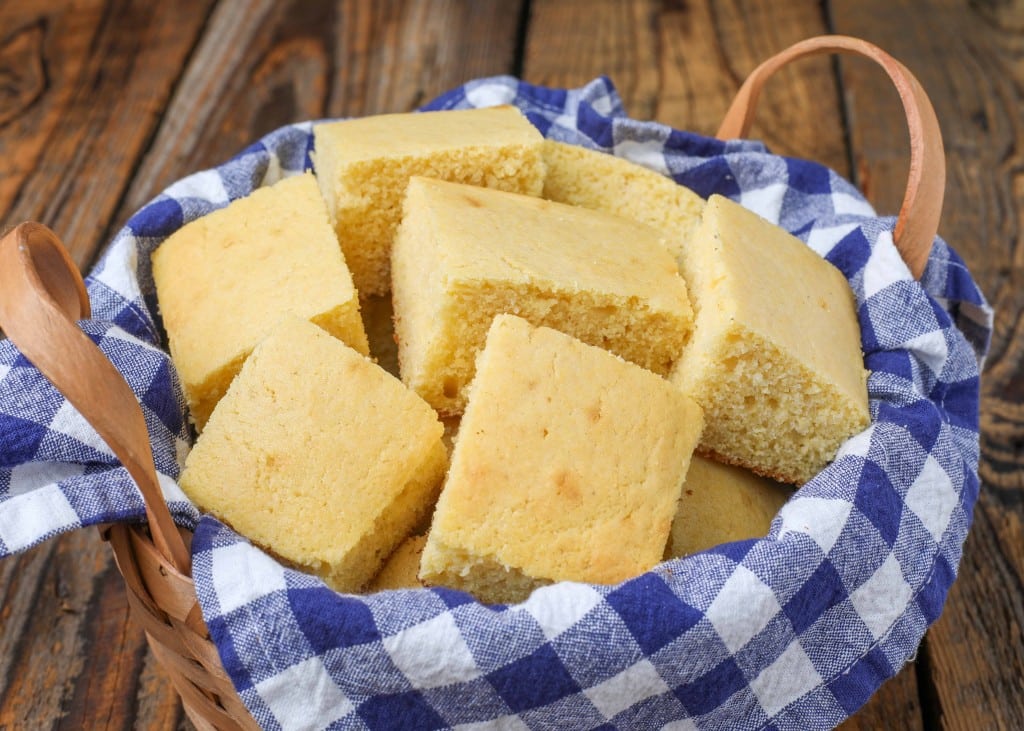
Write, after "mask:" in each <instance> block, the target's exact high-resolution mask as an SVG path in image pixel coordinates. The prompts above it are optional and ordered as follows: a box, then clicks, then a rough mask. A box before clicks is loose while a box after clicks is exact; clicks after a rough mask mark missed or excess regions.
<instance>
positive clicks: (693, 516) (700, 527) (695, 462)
mask: <svg viewBox="0 0 1024 731" xmlns="http://www.w3.org/2000/svg"><path fill="white" fill-rule="evenodd" d="M792 494H793V488H792V487H790V486H789V485H783V484H781V483H779V482H775V481H774V480H769V479H768V478H766V477H760V476H758V475H755V474H754V473H753V472H750V471H748V470H745V469H743V468H742V467H734V466H732V465H727V464H722V463H721V462H715V461H714V460H711V459H707V458H705V457H701V456H699V455H696V454H695V455H693V459H692V460H691V461H690V470H689V472H687V473H686V481H685V482H684V483H683V493H682V495H681V496H680V497H679V511H678V512H677V513H676V517H675V519H674V520H673V521H672V530H671V532H670V533H669V538H668V545H667V546H666V548H665V558H675V557H676V556H686V555H688V554H691V553H696V552H697V551H703V550H704V549H706V548H711V547H713V546H717V545H718V544H720V543H731V542H732V541H742V540H745V539H747V538H763V537H764V536H765V534H766V533H768V528H769V527H770V526H771V522H772V518H774V517H775V514H776V513H778V512H779V509H780V508H781V507H782V506H783V505H784V504H785V503H786V501H787V500H788V499H789V498H790V496H791V495H792Z"/></svg>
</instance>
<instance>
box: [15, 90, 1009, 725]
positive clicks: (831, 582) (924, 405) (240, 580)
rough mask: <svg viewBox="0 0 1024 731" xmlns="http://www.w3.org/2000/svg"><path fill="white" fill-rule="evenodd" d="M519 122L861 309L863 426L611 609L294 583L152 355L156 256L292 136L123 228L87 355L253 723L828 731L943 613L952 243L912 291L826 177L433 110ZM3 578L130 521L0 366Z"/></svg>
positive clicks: (978, 325) (59, 429) (669, 143)
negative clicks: (796, 261)
mask: <svg viewBox="0 0 1024 731" xmlns="http://www.w3.org/2000/svg"><path fill="white" fill-rule="evenodd" d="M501 103H511V104H515V105H517V106H519V107H520V108H521V109H522V110H523V111H524V112H525V113H526V114H527V116H528V117H529V118H530V120H531V121H532V122H533V123H534V124H535V125H536V126H537V127H538V128H539V129H540V130H541V131H542V132H543V133H544V134H545V135H546V136H548V137H551V138H554V139H559V140H563V141H567V142H572V143H576V144H581V145H585V146H587V147H593V148H599V149H602V150H604V151H606V152H612V153H614V154H617V155H620V156H623V157H627V158H630V159H632V160H634V161H636V162H638V163H640V164H644V165H647V166H648V167H651V168H653V169H655V170H658V171H660V172H662V173H665V174H667V175H671V176H672V177H673V178H674V179H676V180H677V181H679V182H681V183H683V184H685V185H688V186H689V187H691V188H693V189H694V190H696V191H697V192H699V193H701V194H702V195H707V194H709V193H711V192H717V193H721V194H724V195H727V196H729V197H731V198H733V199H735V200H738V201H739V202H741V203H742V204H743V205H745V206H747V207H749V208H751V209H753V210H755V211H756V212H758V213H760V214H761V215H763V216H765V217H766V218H768V219H769V220H772V221H775V222H778V223H780V224H781V225H782V226H783V227H785V228H787V229H789V230H790V231H792V232H793V233H795V234H796V235H797V236H799V237H801V238H803V239H804V240H805V241H807V243H808V244H809V245H810V246H811V247H812V248H814V249H815V250H816V251H818V252H819V253H820V254H822V255H823V256H826V257H827V258H828V259H829V260H830V261H832V262H833V263H834V264H836V266H838V267H839V268H840V269H841V270H842V271H843V272H844V273H845V274H846V276H847V277H848V278H849V280H850V283H851V286H852V287H853V289H854V292H855V294H856V296H857V301H858V305H859V314H860V322H861V327H862V330H863V345H864V350H865V359H866V364H867V366H868V368H869V369H871V371H872V375H871V377H870V380H869V393H870V396H871V413H872V425H871V426H870V427H869V428H868V429H867V430H866V431H865V432H864V433H862V434H860V435H857V436H856V437H854V438H853V439H851V440H850V441H849V442H847V443H846V444H845V445H844V446H843V448H842V450H841V451H840V454H839V456H838V458H837V459H836V461H835V463H834V464H833V465H831V466H830V467H829V468H827V469H826V470H824V471H823V472H822V473H821V474H819V475H818V476H817V477H815V478H814V479H813V480H811V481H810V482H809V483H807V484H806V485H805V486H804V487H803V488H801V489H800V490H799V491H798V492H797V493H796V495H795V496H794V497H793V499H791V500H790V502H789V503H788V504H787V505H786V506H785V507H784V508H783V510H782V511H781V512H780V514H779V516H778V517H777V518H776V519H775V521H774V522H773V524H772V528H771V532H770V534H769V535H768V536H767V538H765V539H764V540H759V541H744V542H740V543H733V544H728V545H725V546H721V547H718V548H715V549H713V550H710V551H706V552H703V553H700V554H697V555H695V556H690V557H687V558H684V559H676V560H673V561H670V562H666V563H664V564H661V565H659V566H658V567H656V568H655V569H654V570H652V571H651V572H648V573H647V574H644V575H642V576H640V577H638V578H636V579H634V580H631V581H627V582H625V583H623V584H621V585H618V586H588V585H584V584H572V583H564V584H558V585H555V586H551V587H545V588H544V589H540V590H538V591H537V592H535V593H534V594H533V596H532V597H531V598H530V599H529V600H528V601H527V602H525V603H523V604H519V605H515V606H510V607H487V606H483V605H480V604H478V603H476V602H474V601H473V600H472V599H471V598H470V597H468V596H466V595H464V594H461V593H458V592H452V591H447V590H442V589H437V590H417V591H398V592H385V593H381V594H377V595H373V596H367V597H353V596H343V595H339V594H336V593H334V592H332V591H330V590H328V589H327V588H326V587H325V586H324V585H323V584H322V583H321V582H319V581H318V580H316V579H315V578H312V577H309V576H306V575H303V574H301V573H298V572H295V571H292V570H289V569H285V568H283V567H282V566H280V565H279V564H277V563H276V562H274V561H273V560H272V559H270V558H268V557H267V556H266V555H265V554H264V553H262V552H261V551H259V550H258V549H255V548H253V547H252V546H250V545H249V544H248V543H247V542H245V540H244V539H242V538H241V537H239V536H237V535H236V534H234V533H233V532H231V531H230V530H229V529H227V528H226V527H224V526H223V525H221V524H219V523H218V522H217V521H215V520H213V519H212V518H210V517H208V516H200V515H199V514H198V512H197V511H196V510H195V508H194V507H192V506H191V505H190V504H189V503H188V501H187V499H186V498H185V496H184V495H183V494H181V492H180V490H178V488H177V486H176V485H175V483H174V479H175V478H176V477H177V476H178V473H179V471H180V467H181V464H182V462H183V460H184V455H185V453H186V452H187V444H188V442H187V434H186V429H185V421H184V401H183V398H182V396H181V391H180V387H179V384H178V382H177V380H176V377H175V375H174V372H173V368H172V367H171V366H170V363H169V360H168V359H167V356H166V355H164V353H163V352H162V351H160V350H159V349H158V348H157V347H155V344H156V343H158V340H159V336H158V332H159V330H158V328H157V326H156V324H155V321H154V317H153V314H152V313H154V312H155V302H154V300H153V286H152V281H151V278H150V274H149V254H150V253H151V251H152V250H153V249H154V248H155V247H156V246H157V245H158V244H159V243H160V242H161V241H162V240H163V238H165V237H166V236H167V235H168V234H169V233H170V232H172V231H173V230H175V229H176V228H178V227H180V226H181V225H182V224H183V223H184V222H187V221H190V220H193V219H194V218H196V217H198V216H200V215H202V214H203V213H206V212H208V211H209V210H212V209H214V208H217V207H220V206H222V205H224V204H226V203H227V202H228V201H229V200H232V199H235V198H238V197H240V196H242V195H245V194H246V193H248V192H249V191H250V190H252V189H253V188H254V187H255V186H258V185H261V184H264V183H269V182H273V181H274V180H276V179H278V178H279V177H281V176H283V175H288V174H293V173H297V172H300V171H302V170H303V169H307V168H308V167H310V163H309V152H310V148H311V145H312V138H311V134H310V129H311V125H310V124H309V123H306V124H300V125H294V126H290V127H286V128H282V129H281V130H278V131H277V132H274V133H272V134H271V135H268V136H267V137H266V138H264V139H263V140H261V141H260V142H258V143H256V144H255V145H253V146H251V147H250V148H248V149H246V150H245V151H243V152H242V153H240V154H239V155H238V156H237V157H236V158H234V159H233V160H231V161H229V162H228V163H226V164H225V165H223V166H221V167H220V168H217V169H215V170H209V171H204V172H201V173H198V174H196V175H193V176H191V177H189V178H186V179H184V180H182V181H179V182H178V183H176V184H175V185H173V186H171V187H170V188H169V189H168V190H167V191H165V192H164V193H163V194H161V195H160V196H159V197H158V198H156V199H155V200H154V201H153V202H151V203H150V204H149V205H147V206H146V207H145V208H144V209H143V210H141V211H140V212H139V213H138V214H136V216H134V217H133V218H132V219H131V220H130V221H129V222H128V225H127V226H126V228H125V229H124V230H122V231H121V232H120V233H119V234H118V235H117V237H116V238H115V240H114V242H113V243H112V245H111V248H110V249H109V250H108V252H107V253H106V255H105V256H104V257H103V259H102V260H101V262H100V263H99V264H98V265H97V267H96V269H95V270H94V271H93V272H92V274H91V275H90V277H89V278H88V280H87V284H88V287H89V293H90V297H91V299H92V303H93V312H94V319H93V320H91V321H89V322H86V323H83V325H84V327H85V328H86V331H87V332H88V333H89V334H90V336H92V337H93V338H94V339H95V340H96V341H97V342H98V343H99V345H100V346H101V348H103V350H104V352H106V353H107V354H108V355H109V356H110V357H111V359H112V360H113V361H114V363H115V364H116V365H117V366H118V367H119V368H120V369H121V370H122V372H124V373H125V374H126V375H128V377H129V381H130V383H131V385H132V387H133V389H134V390H135V392H136V394H137V395H138V396H139V398H140V400H141V402H142V403H143V410H144V412H145V414H146V418H147V423H148V425H149V428H150V433H151V437H152V441H153V445H154V450H155V453H156V462H157V469H158V471H159V472H160V474H161V479H162V483H163V485H164V489H165V493H166V495H167V497H168V500H169V501H170V503H171V507H172V511H173V513H174V515H175V518H176V520H178V521H179V522H180V523H182V524H183V525H186V526H188V527H189V528H191V529H194V530H195V531H196V535H195V539H194V542H193V554H194V568H193V574H194V578H195V581H196V588H197V593H198V596H199V600H200V603H201V605H202V609H203V614H204V618H205V620H206V622H207V624H208V625H209V628H210V631H211V636H212V638H213V639H214V641H215V642H216V644H217V646H218V649H219V651H220V654H221V658H222V660H223V663H224V666H225V669H226V670H227V672H228V673H229V674H230V676H231V678H232V680H233V681H234V683H235V685H236V687H237V689H238V691H239V694H240V697H241V698H242V700H243V701H244V702H245V704H246V706H247V708H249V710H250V712H251V713H252V714H253V716H254V717H255V718H256V720H257V721H258V722H259V723H260V724H261V725H262V726H263V727H265V728H268V729H297V728H326V727H330V728H370V729H383V728H442V727H464V728H475V727H476V726H474V724H484V723H487V724H490V725H489V726H487V727H489V728H490V727H497V728H533V727H550V726H553V725H556V724H557V725H559V726H563V727H566V728H574V729H586V728H599V727H601V728H608V727H618V728H656V727H662V726H666V727H670V728H676V729H688V728H703V727H716V728H717V727H727V728H736V729H741V728H742V729H762V728H800V729H811V728H830V727H832V726H834V725H836V724H837V723H839V722H840V721H841V720H842V719H844V718H845V717H847V716H848V715H850V714H851V713H853V712H854V711H856V710H857V708H859V707H860V706H861V705H862V704H863V703H864V702H865V701H866V700H867V698H868V697H869V696H870V694H871V693H872V692H874V690H875V689H877V687H878V686H879V685H880V684H881V683H882V682H883V681H884V680H885V679H887V678H888V677H891V676H892V675H894V674H895V673H896V672H897V671H898V670H899V668H900V667H901V666H902V665H903V664H904V663H905V662H906V661H907V659H908V658H909V657H911V656H912V655H913V653H914V652H915V651H916V648H917V645H918V643H919V642H920V640H921V638H922V636H923V635H924V632H925V629H926V628H927V626H928V625H929V624H930V623H931V622H933V621H934V620H935V619H936V618H937V617H938V614H939V612H940V611H941V608H942V604H943V602H944V600H945V596H946V593H947V591H948V589H949V587H950V585H951V584H952V582H953V580H954V578H955V575H956V569H957V566H958V564H959V561H960V557H961V549H962V545H963V541H964V539H965V537H966V534H967V529H968V527H969V523H970V516H971V511H972V508H973V505H974V502H975V500H976V498H977V490H978V478H977V464H978V400H979V377H978V374H979V369H980V365H981V363H982V361H983V358H984V354H985V352H986V349H987V345H988V339H989V336H990V332H991V311H990V310H989V308H988V306H987V304H986V303H985V300H984V298H983V297H982V295H981V293H980V292H979V291H978V289H977V287H976V285H975V284H974V282H973V281H972V279H971V277H970V275H969V273H968V272H967V270H966V268H965V267H964V265H963V262H962V261H961V260H960V259H959V258H958V257H957V255H956V254H955V252H953V250H952V249H950V248H949V247H948V246H946V244H945V243H943V242H942V241H936V244H935V247H934V249H933V252H932V256H931V259H930V260H929V264H928V268H927V269H926V271H925V274H924V277H923V278H922V281H921V282H920V283H917V282H914V281H913V280H912V278H911V277H910V274H909V272H908V271H907V268H906V266H905V265H904V264H903V262H902V260H901V259H900V258H899V255H898V253H897V252H896V250H895V248H894V246H893V244H892V228H893V225H894V219H891V218H878V217H876V216H875V213H874V211H873V210H872V209H871V207H870V206H869V205H868V204H867V203H866V202H865V201H864V199H863V197H862V196H860V194H859V193H858V192H857V190H856V189H855V188H854V187H853V186H852V185H851V184H850V183H848V182H847V181H845V180H843V179H842V178H840V177H839V176H838V175H836V174H835V173H833V172H831V171H829V170H827V169H826V168H824V167H822V166H820V165H816V164H814V163H808V162H805V161H799V160H792V159H787V158H783V157H778V156H775V155H772V154H770V153H769V152H768V151H767V150H766V149H765V148H764V146H763V145H761V144H759V143H757V142H750V141H735V142H720V141H717V140H712V139H708V138H704V137H700V136H697V135H693V134H689V133H686V132H681V131H678V130H673V129H670V128H668V127H665V126H663V125H659V124H655V123H644V122H637V121H634V120H630V119H629V118H627V117H626V115H625V113H624V110H623V108H622V104H621V102H620V100H619V97H618V95H617V94H616V92H615V90H614V88H613V87H612V85H611V83H610V82H609V81H608V80H607V79H596V80H594V81H593V82H591V83H589V84H587V85H586V86H584V87H582V88H580V89H576V90H556V89H547V88H542V87H537V86H531V85H528V84H525V83H523V82H520V81H518V80H516V79H513V78H510V77H497V78H492V79H482V80H479V81H475V82H471V83H469V84H466V85H465V86H463V87H460V88H458V89H456V90H454V91H452V92H450V93H448V94H446V95H444V96H442V97H440V98H439V99H438V100H435V101H434V102H432V103H431V104H430V105H428V107H427V108H428V109H449V108H465V107H471V106H489V105H493V104H501ZM0 445H2V450H3V451H2V455H3V456H2V458H0V556H2V555H5V554H9V553H14V552H17V551H21V550H25V549H27V548H28V547H30V546H32V545H35V544H37V543H39V542H41V541H43V540H45V539H47V538H49V537H51V536H53V535H55V534H57V533H59V532H62V531H66V530H71V529H74V528H77V527H80V526H83V525H91V524H96V523H101V522H108V521H112V520H127V519H137V518H140V517H141V516H142V512H143V511H142V501H141V499H140V498H139V497H138V495H137V494H136V493H135V491H134V488H133V487H132V486H131V484H130V481H129V480H128V477H127V474H126V473H125V472H124V470H123V469H121V468H119V467H118V466H117V465H116V462H115V460H114V459H113V457H112V455H110V453H109V450H106V449H105V447H104V446H103V445H102V442H100V441H99V440H98V438H97V437H96V436H95V434H94V433H93V432H92V430H91V429H90V428H89V427H88V426H87V425H85V424H84V422H83V421H82V420H81V417H79V416H77V414H76V413H74V411H73V409H70V408H69V407H68V406H67V404H65V403H63V401H62V399H61V398H60V396H59V395H58V394H57V393H56V391H54V390H53V389H52V388H51V387H50V386H49V385H48V384H46V383H45V382H44V381H43V380H42V378H41V377H40V376H39V375H38V373H37V372H35V371H34V369H33V368H31V366H30V365H29V364H28V363H27V362H26V361H25V360H24V359H23V358H21V356H19V355H18V354H17V352H16V351H15V350H14V348H13V347H12V346H11V345H10V344H9V343H6V342H4V343H0Z"/></svg>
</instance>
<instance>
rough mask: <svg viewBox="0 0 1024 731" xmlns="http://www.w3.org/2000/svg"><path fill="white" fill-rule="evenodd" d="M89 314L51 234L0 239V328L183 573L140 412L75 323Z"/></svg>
mask: <svg viewBox="0 0 1024 731" xmlns="http://www.w3.org/2000/svg"><path fill="white" fill-rule="evenodd" d="M89 315H90V309H89V297H88V294H87V293H86V290H85V283H84V282H83V281H82V277H81V275H80V274H79V272H78V268H77V267H76V266H75V264H74V262H73V261H72V260H71V257H70V256H68V253H67V251H66V250H65V249H64V246H63V245H62V244H61V242H60V239H58V238H57V236H56V235H55V234H54V233H53V231H51V230H50V229H48V228H47V227H46V226H44V225H42V224H40V223H23V224H21V225H19V226H17V227H16V228H14V229H13V230H12V231H11V232H10V233H8V234H7V235H6V236H4V237H3V239H0V327H2V328H3V330H4V332H5V333H6V334H7V336H8V337H9V338H10V339H11V341H12V342H13V343H14V344H15V345H16V346H17V347H18V349H19V350H20V351H21V353H22V354H23V355H24V356H25V357H26V358H28V359H29V361H31V362H32V364H33V365H35V366H36V368H38V369H39V370H40V371H41V372H42V374H43V375H44V376H46V378H47V379H48V380H49V381H50V382H51V383H52V384H53V385H54V386H56V388H57V390H58V391H60V392H61V393H62V394H64V396H65V397H66V398H67V400H68V401H69V402H71V405H72V406H74V407H75V408H76V409H78V411H79V412H80V413H81V414H82V416H83V417H85V419H86V421H88V422H89V423H90V424H91V425H92V427H93V428H94V429H95V430H96V431H97V432H98V433H99V435H100V436H101V437H102V438H103V440H104V441H105V442H106V443H107V444H108V445H109V446H110V448H111V450H113V452H114V454H115V455H117V458H118V459H119V460H121V463H122V464H123V465H124V466H125V468H126V469H127V470H128V473H129V474H130V475H131V476H132V479H133V480H135V484H136V485H138V486H139V490H140V491H141V492H142V497H143V499H144V500H145V503H146V517H147V519H148V520H149V528H150V533H151V534H152V536H153V543H154V544H155V545H156V547H157V548H158V549H159V550H160V552H161V553H162V554H163V555H164V556H165V557H166V558H167V560H168V561H170V562H171V564H172V565H174V567H175V568H177V569H178V570H179V571H180V572H182V573H184V574H185V575H188V574H189V573H190V566H189V564H190V558H189V553H188V551H187V550H186V548H185V544H184V542H183V541H182V539H181V536H180V535H179V534H178V530H177V528H176V527H175V525H174V520H173V519H172V518H171V513H170V511H169V510H168V509H167V504H166V502H164V497H163V492H162V491H161V490H160V483H159V482H158V481H157V477H156V468H155V466H154V465H153V452H152V448H151V447H150V444H149V432H148V430H147V429H146V420H145V418H144V417H143V415H142V408H141V407H140V406H139V402H138V400H136V398H135V394H134V393H133V392H132V390H131V388H130V387H129V386H128V383H127V382H126V381H125V380H124V377H123V376H122V375H121V374H120V373H119V372H118V371H117V369H116V368H114V365H113V364H112V363H111V362H110V361H109V360H108V359H107V357H106V356H105V355H104V354H103V352H102V351H101V350H100V349H99V348H98V347H97V346H96V345H95V344H94V343H93V342H92V340H90V339H89V338H88V336H86V334H85V333H84V332H82V330H81V329H80V328H79V327H78V326H77V325H76V324H75V321H76V320H79V319H83V318H87V317H89Z"/></svg>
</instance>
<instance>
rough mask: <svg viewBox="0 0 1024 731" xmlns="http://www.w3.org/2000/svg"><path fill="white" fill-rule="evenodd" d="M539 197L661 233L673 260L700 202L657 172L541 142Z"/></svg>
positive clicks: (595, 153) (693, 225)
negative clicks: (542, 173) (544, 170)
mask: <svg viewBox="0 0 1024 731" xmlns="http://www.w3.org/2000/svg"><path fill="white" fill-rule="evenodd" d="M544 162H545V164H546V166H547V176H546V177H545V178H544V192H543V193H542V194H541V195H542V196H543V197H544V198H546V199H547V200H551V201H556V202H558V203H568V204H570V205H573V206H582V207H583V208H592V209H594V210H596V211H604V212H605V213H614V214H615V215H617V216H622V217H623V218H629V219H632V220H634V221H639V222H640V223H646V224H647V225H648V226H651V227H653V228H656V229H659V230H660V231H663V232H664V233H665V245H666V246H667V247H668V249H669V252H670V253H671V254H672V256H675V257H678V256H679V254H680V252H681V251H682V248H683V246H684V245H685V243H686V242H687V241H689V240H690V236H691V235H692V233H693V230H694V229H695V228H696V227H697V224H698V223H699V222H700V213H701V211H702V210H703V209H704V199H703V198H701V197H700V196H699V195H697V194H696V193H694V192H693V191H692V190H690V189H689V188H686V187H684V186H682V185H679V184H678V183H676V182H675V181H674V180H672V179H671V178H667V177H665V176H664V175H661V174H660V173H657V172H655V171H653V170H650V169H648V168H645V167H643V166H642V165H637V164H636V163H633V162H630V161H629V160H624V159H622V158H619V157H615V155H609V154H606V153H603V152H598V151H597V150H588V149H586V148H585V147H579V146H577V145H569V144H566V143H564V142H556V141H555V140H545V141H544Z"/></svg>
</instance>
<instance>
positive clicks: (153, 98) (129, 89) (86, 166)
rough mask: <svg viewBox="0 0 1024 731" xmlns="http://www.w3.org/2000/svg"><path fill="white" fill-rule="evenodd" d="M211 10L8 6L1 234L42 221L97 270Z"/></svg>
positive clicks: (0, 16) (0, 63)
mask: <svg viewBox="0 0 1024 731" xmlns="http://www.w3.org/2000/svg"><path fill="white" fill-rule="evenodd" d="M209 4H210V0H195V1H194V2H191V3H148V2H143V1H139V0H110V1H103V0H82V1H81V2H76V3H73V4H72V3H67V2H61V1H60V0H46V1H45V2H44V1H40V2H33V3H3V4H0V28H2V29H3V31H2V34H3V35H2V36H0V80H2V81H3V83H2V84H0V88H2V89H3V91H2V92H0V102H2V103H0V108H2V112H0V155H2V156H3V158H4V161H5V170H4V175H3V178H2V180H0V227H8V226H12V225H14V224H16V223H19V222H21V221H23V220H39V221H42V222H44V223H46V224H47V225H49V226H50V227H52V228H53V229H54V230H55V231H56V232H57V233H58V235H60V236H61V237H62V239H63V240H64V241H65V242H66V243H67V245H68V247H69V249H70V250H71V253H72V256H73V257H74V259H75V261H77V262H78V263H79V265H80V266H84V265H86V264H88V263H89V261H90V260H91V258H92V254H93V252H95V251H96V249H97V248H98V247H99V246H100V244H101V243H102V240H103V233H104V230H105V226H106V223H107V221H108V220H109V218H110V216H111V214H112V213H113V212H114V211H115V210H116V209H117V206H118V203H119V202H120V198H121V196H122V195H123V193H124V191H125V189H126V188H127V186H128V182H129V180H130V179H131V175H132V171H133V170H134V168H135V166H136V165H137V164H138V158H139V155H140V153H141V152H142V150H143V148H144V147H145V145H146V142H147V140H148V139H149V137H150V135H151V134H152V133H153V130H154V128H155V126H156V123H157V122H158V121H159V119H160V115H161V113H162V111H163V108H164V106H165V103H166V100H167V97H168V96H169V94H170V92H171V89H172V87H173V86H174V84H175V82H176V80H177V77H178V74H179V73H180V68H181V66H182V64H183V63H184V61H185V59H186V58H187V57H188V54H189V51H190V50H191V48H192V45H193V43H194V42H195V39H196V37H197V36H198V33H199V31H200V30H201V28H202V25H203V20H204V18H205V16H206V13H207V11H208V6H209Z"/></svg>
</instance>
